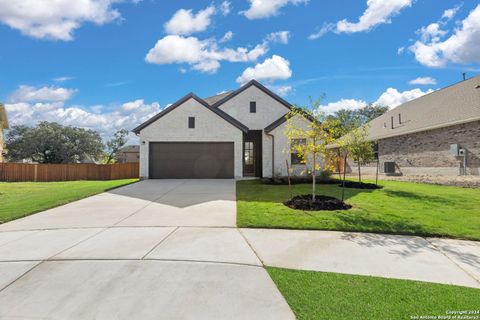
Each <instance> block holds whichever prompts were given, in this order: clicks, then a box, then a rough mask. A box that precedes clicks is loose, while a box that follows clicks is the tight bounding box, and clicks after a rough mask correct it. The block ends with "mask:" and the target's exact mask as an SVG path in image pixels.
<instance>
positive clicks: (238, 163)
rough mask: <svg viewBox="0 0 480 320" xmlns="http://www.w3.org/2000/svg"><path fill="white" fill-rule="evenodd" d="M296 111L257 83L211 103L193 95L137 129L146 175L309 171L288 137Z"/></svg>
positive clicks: (253, 174)
mask: <svg viewBox="0 0 480 320" xmlns="http://www.w3.org/2000/svg"><path fill="white" fill-rule="evenodd" d="M291 107H292V105H291V104H290V103H288V102H287V101H285V100H284V99H282V98H281V97H279V96H278V95H276V94H275V93H273V92H272V91H270V90H269V89H267V88H266V87H264V86H263V85H262V84H260V83H258V82H257V81H255V80H252V81H250V82H249V83H247V84H245V85H243V86H242V87H240V88H239V89H238V90H235V91H231V92H226V93H222V94H219V95H217V96H213V97H209V98H206V99H202V98H199V97H198V96H196V95H195V94H193V93H190V94H188V95H186V96H185V97H183V98H181V99H180V100H178V101H177V102H175V103H174V104H173V105H171V106H169V107H167V108H166V109H164V110H163V111H161V112H160V113H159V114H157V115H155V116H154V117H152V118H151V119H149V120H148V121H146V122H144V123H143V124H141V125H139V126H138V127H136V128H135V129H134V130H133V132H135V133H136V134H137V135H138V136H139V137H140V176H141V177H143V178H150V179H157V178H234V177H236V178H239V177H272V176H274V175H282V176H285V175H287V166H286V162H288V163H289V165H293V167H294V168H295V169H298V170H296V172H301V171H304V170H301V169H304V167H305V165H303V164H300V163H299V161H298V157H295V155H294V154H291V153H290V152H289V150H290V147H289V146H290V142H289V140H288V139H287V137H286V136H285V123H286V117H285V116H286V115H287V114H288V112H289V111H290V109H291ZM300 118H301V119H297V120H296V121H297V122H298V123H299V125H300V126H305V127H306V126H308V124H309V120H307V119H305V118H302V117H300ZM292 161H293V163H292Z"/></svg>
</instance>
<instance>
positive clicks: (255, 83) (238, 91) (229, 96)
mask: <svg viewBox="0 0 480 320" xmlns="http://www.w3.org/2000/svg"><path fill="white" fill-rule="evenodd" d="M251 86H255V87H257V88H258V89H260V90H262V91H263V92H265V93H266V94H267V95H269V96H270V97H272V98H273V99H275V100H277V101H278V102H280V104H282V105H283V106H285V107H286V108H288V109H290V108H292V105H291V104H290V103H289V102H288V101H286V100H284V99H283V98H281V97H280V96H279V95H277V94H275V93H274V92H272V91H271V90H269V89H268V88H267V87H265V86H264V85H262V84H261V83H260V82H258V81H256V80H250V81H249V82H248V83H247V84H244V85H243V86H241V87H240V88H238V89H237V90H235V91H232V92H231V93H230V94H228V95H227V96H225V97H224V98H222V99H220V100H219V101H217V102H215V103H214V104H213V105H212V107H215V108H218V107H219V106H221V105H222V104H224V103H225V102H227V101H228V100H230V99H232V98H233V97H235V96H237V95H239V94H240V93H242V92H243V91H245V90H247V89H248V88H250V87H251Z"/></svg>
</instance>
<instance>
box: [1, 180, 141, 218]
mask: <svg viewBox="0 0 480 320" xmlns="http://www.w3.org/2000/svg"><path fill="white" fill-rule="evenodd" d="M115 180H128V179H115ZM73 181H105V180H73ZM108 181H113V180H108ZM2 182H5V181H2ZM25 182H32V181H25ZM49 182H68V181H49ZM138 182H140V179H137V180H135V181H132V182H128V183H125V184H122V185H121V186H115V187H110V188H107V189H104V190H102V191H100V192H94V193H91V194H88V195H83V196H79V197H78V198H75V199H72V200H68V201H64V202H61V203H57V204H55V205H53V206H51V207H46V208H42V209H39V210H34V211H32V212H29V213H27V214H24V215H21V216H18V217H15V218H13V219H8V220H5V221H0V225H2V224H5V223H8V222H11V221H14V220H18V219H22V218H25V217H28V216H31V215H32V214H35V213H39V212H42V211H45V210H50V209H53V208H57V207H61V206H64V205H66V204H69V203H72V202H75V201H79V200H82V199H85V198H89V197H92V196H95V195H97V194H100V193H104V192H108V191H111V190H115V189H118V188H122V187H125V186H128V185H131V184H134V183H138Z"/></svg>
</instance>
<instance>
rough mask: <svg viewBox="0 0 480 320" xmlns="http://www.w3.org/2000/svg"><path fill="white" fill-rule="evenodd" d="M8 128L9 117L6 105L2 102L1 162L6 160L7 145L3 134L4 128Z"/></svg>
mask: <svg viewBox="0 0 480 320" xmlns="http://www.w3.org/2000/svg"><path fill="white" fill-rule="evenodd" d="M4 129H8V119H7V111H6V110H5V106H4V105H3V104H0V162H4V161H5V158H4V146H5V138H4V134H3V130H4Z"/></svg>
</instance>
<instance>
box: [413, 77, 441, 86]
mask: <svg viewBox="0 0 480 320" xmlns="http://www.w3.org/2000/svg"><path fill="white" fill-rule="evenodd" d="M408 83H409V84H420V85H427V84H437V80H436V79H434V78H432V77H418V78H416V79H413V80H410V81H409V82H408Z"/></svg>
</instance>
